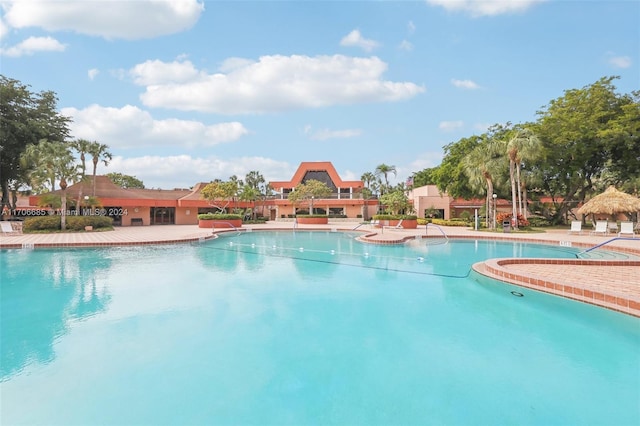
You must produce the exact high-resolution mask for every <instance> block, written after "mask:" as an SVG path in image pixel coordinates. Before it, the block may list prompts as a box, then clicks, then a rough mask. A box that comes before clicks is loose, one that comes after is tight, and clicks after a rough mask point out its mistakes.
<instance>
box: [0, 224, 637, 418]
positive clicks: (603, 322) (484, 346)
mask: <svg viewBox="0 0 640 426" xmlns="http://www.w3.org/2000/svg"><path fill="white" fill-rule="evenodd" d="M437 243H438V241H412V242H410V243H409V244H407V245H404V246H377V245H368V244H362V243H359V242H357V241H355V240H354V238H353V235H350V234H340V233H330V232H295V233H293V232H281V233H275V232H253V233H243V234H240V235H236V234H229V235H225V236H224V237H222V238H219V239H218V240H215V241H206V242H202V243H200V244H193V245H171V246H146V247H121V248H117V247H114V248H102V249H89V250H87V249H67V250H55V251H53V250H31V251H29V250H8V251H4V252H2V253H1V255H0V277H1V278H2V280H1V283H2V284H1V285H2V287H1V290H2V291H1V293H0V300H1V306H0V307H1V314H0V315H1V320H2V322H1V327H2V330H1V331H2V333H1V336H0V338H1V346H0V350H1V353H2V358H1V361H2V362H1V380H2V381H1V382H0V392H1V395H2V398H1V402H0V404H1V406H0V408H1V410H0V411H1V413H2V414H1V417H0V423H2V424H61V425H62V424H63V425H70V424H118V425H120V424H367V425H369V424H390V423H393V424H417V423H419V424H565V425H566V424H580V425H586V424H621V425H622V424H637V423H638V420H639V419H640V412H639V408H638V400H639V399H640V377H639V376H638V365H640V355H639V354H640V320H639V319H638V318H634V317H631V316H628V315H623V314H620V313H617V312H612V311H608V310H605V309H601V308H598V307H595V306H591V305H586V304H582V303H578V302H574V301H571V300H566V299H562V298H558V297H554V296H550V295H547V294H542V293H537V292H534V291H530V290H526V289H521V290H520V289H519V291H520V292H521V293H523V294H524V297H514V296H513V295H511V293H510V291H511V290H513V289H514V287H511V286H507V285H504V284H501V283H496V282H492V281H487V280H480V282H479V281H476V280H474V277H473V275H472V274H470V267H471V265H472V264H473V263H474V262H476V261H479V260H484V259H486V258H492V257H510V256H527V257H567V258H575V253H576V250H575V249H571V248H564V247H549V246H542V245H534V244H519V243H499V242H484V241H451V242H449V243H447V244H437Z"/></svg>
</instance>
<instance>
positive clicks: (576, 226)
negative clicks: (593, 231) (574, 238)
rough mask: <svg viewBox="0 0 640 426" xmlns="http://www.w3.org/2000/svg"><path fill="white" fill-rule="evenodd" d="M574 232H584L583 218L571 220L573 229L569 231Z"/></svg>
mask: <svg viewBox="0 0 640 426" xmlns="http://www.w3.org/2000/svg"><path fill="white" fill-rule="evenodd" d="M574 232H577V233H578V234H582V221H581V220H574V221H572V222H571V229H570V230H569V233H570V234H572V233H574Z"/></svg>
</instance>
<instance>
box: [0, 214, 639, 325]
mask: <svg viewBox="0 0 640 426" xmlns="http://www.w3.org/2000/svg"><path fill="white" fill-rule="evenodd" d="M294 227H296V229H298V230H301V231H302V230H336V231H352V230H357V231H361V232H362V233H363V235H362V237H361V239H362V240H363V241H366V242H368V243H373V244H397V243H401V242H403V241H406V240H408V239H414V238H438V237H442V234H441V232H440V229H438V228H437V227H432V226H430V227H428V228H425V227H424V226H419V227H418V228H417V229H396V228H389V227H387V228H375V227H372V226H371V225H369V224H364V225H362V224H360V222H356V221H352V222H349V221H340V222H329V224H328V225H295V224H294V223H293V222H286V221H276V222H267V223H266V224H262V225H244V226H243V229H247V230H248V229H251V230H293V229H294ZM356 228H357V229H356ZM441 229H442V231H444V232H445V233H446V235H447V236H448V237H452V238H462V239H483V240H486V239H490V240H494V239H495V240H509V241H523V242H535V243H545V244H551V245H560V246H563V247H576V248H584V249H588V248H591V247H593V246H595V245H597V244H600V243H603V242H605V241H608V240H610V239H611V238H614V237H616V235H615V234H610V235H607V236H601V235H589V232H588V231H585V232H583V233H582V234H579V235H576V234H569V232H568V231H567V230H549V231H547V232H543V233H498V232H486V231H474V230H472V229H469V228H464V227H441ZM216 231H221V230H220V229H216ZM213 236H214V234H213V232H212V230H211V229H206V228H198V226H197V225H156V226H130V227H116V228H115V229H114V230H113V231H106V232H78V233H56V234H19V235H2V236H0V249H22V248H25V249H31V248H56V247H103V246H130V245H148V244H172V243H185V242H194V241H200V240H203V239H208V238H212V237H213ZM605 249H606V250H611V251H618V252H622V253H627V254H631V255H633V256H635V257H636V258H637V259H635V260H583V259H567V260H558V259H546V260H540V259H490V260H487V261H485V262H480V263H478V264H476V265H474V270H475V271H476V272H477V273H480V274H482V275H486V276H488V277H490V278H494V279H496V280H499V281H503V282H506V283H510V284H514V285H517V286H521V287H528V288H531V289H535V290H538V291H543V292H547V293H552V294H556V295H559V296H563V297H568V298H571V299H575V300H579V301H582V302H586V303H591V304H594V305H599V306H603V307H606V308H608V309H613V310H616V311H620V312H623V313H626V314H630V315H633V316H637V317H640V236H638V235H637V236H636V238H634V239H625V240H617V241H613V242H611V243H608V244H607V245H606V246H605Z"/></svg>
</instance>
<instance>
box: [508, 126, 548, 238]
mask: <svg viewBox="0 0 640 426" xmlns="http://www.w3.org/2000/svg"><path fill="white" fill-rule="evenodd" d="M540 147H541V143H540V139H538V137H537V136H536V135H535V133H533V131H531V130H530V129H527V128H524V129H520V130H518V131H517V132H516V134H515V135H514V136H513V137H512V138H511V139H510V140H509V142H508V143H507V155H508V156H509V177H510V179H511V200H512V203H513V217H514V218H515V222H514V226H515V227H516V229H517V227H518V220H517V217H518V216H517V211H516V189H517V200H518V203H519V204H518V206H519V211H520V214H521V215H522V216H523V217H524V218H525V219H526V218H527V207H526V200H524V203H523V197H522V187H523V185H522V182H521V180H520V168H521V165H522V163H523V162H524V161H527V160H531V159H533V158H535V157H536V156H537V155H538V153H539V152H540ZM525 189H526V188H525ZM523 204H524V205H523Z"/></svg>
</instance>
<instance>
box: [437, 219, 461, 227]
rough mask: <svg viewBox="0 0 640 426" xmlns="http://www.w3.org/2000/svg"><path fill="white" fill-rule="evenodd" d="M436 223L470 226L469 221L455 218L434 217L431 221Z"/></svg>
mask: <svg viewBox="0 0 640 426" xmlns="http://www.w3.org/2000/svg"><path fill="white" fill-rule="evenodd" d="M431 223H433V224H434V225H442V226H468V224H467V222H465V221H464V220H460V219H458V220H453V219H433V220H432V221H431Z"/></svg>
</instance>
